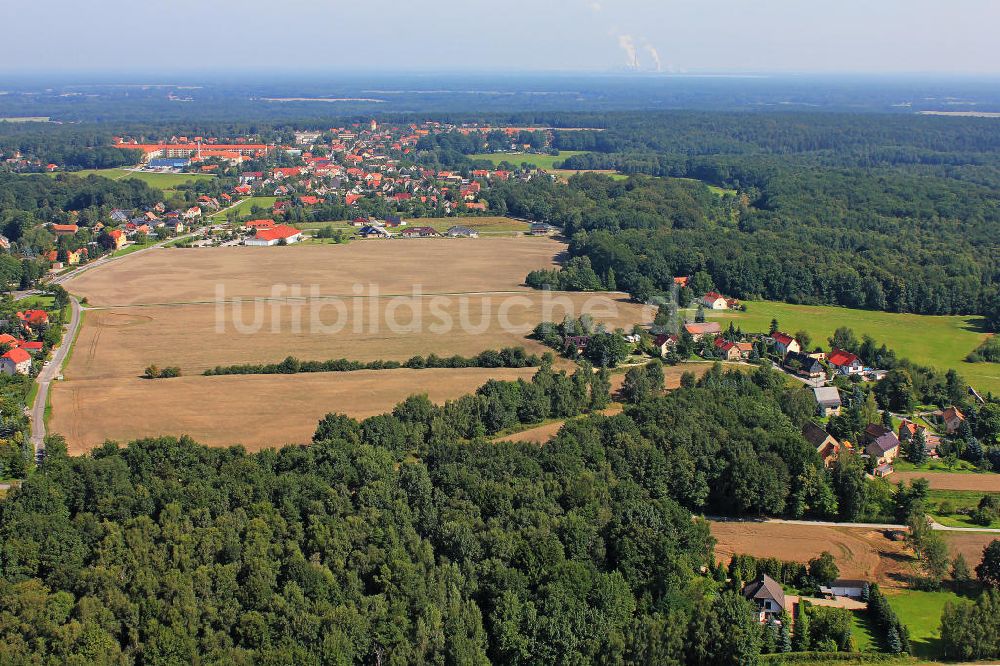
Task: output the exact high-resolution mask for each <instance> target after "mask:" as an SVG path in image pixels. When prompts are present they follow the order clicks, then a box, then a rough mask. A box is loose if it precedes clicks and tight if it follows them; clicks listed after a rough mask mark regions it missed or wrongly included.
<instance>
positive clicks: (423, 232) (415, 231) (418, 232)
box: [402, 227, 438, 238]
mask: <svg viewBox="0 0 1000 666" xmlns="http://www.w3.org/2000/svg"><path fill="white" fill-rule="evenodd" d="M402 235H403V237H404V238H432V237H434V236H437V235H438V232H437V231H435V230H434V227H410V228H408V229H403V231H402Z"/></svg>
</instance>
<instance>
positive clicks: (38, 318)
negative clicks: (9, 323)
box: [17, 310, 49, 324]
mask: <svg viewBox="0 0 1000 666" xmlns="http://www.w3.org/2000/svg"><path fill="white" fill-rule="evenodd" d="M17 318H18V319H20V320H21V321H23V322H25V323H27V324H45V323H48V321H49V313H48V312H46V311H45V310H25V311H24V312H18V313H17Z"/></svg>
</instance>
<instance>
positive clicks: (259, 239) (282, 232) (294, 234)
mask: <svg viewBox="0 0 1000 666" xmlns="http://www.w3.org/2000/svg"><path fill="white" fill-rule="evenodd" d="M300 240H302V232H301V231H299V230H298V229H296V228H295V227H290V226H288V225H284V224H279V225H277V226H275V227H271V228H270V229H259V230H258V231H257V233H256V234H255V235H254V237H253V238H248V239H246V240H245V241H243V244H244V245H250V246H258V247H267V246H270V245H280V244H281V242H282V241H284V242H285V243H287V244H289V245H291V244H292V243H297V242H299V241H300Z"/></svg>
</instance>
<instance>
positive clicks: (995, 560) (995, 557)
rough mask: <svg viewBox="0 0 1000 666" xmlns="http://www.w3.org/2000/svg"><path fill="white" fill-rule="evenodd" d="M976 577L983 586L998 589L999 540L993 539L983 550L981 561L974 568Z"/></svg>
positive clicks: (999, 572)
mask: <svg viewBox="0 0 1000 666" xmlns="http://www.w3.org/2000/svg"><path fill="white" fill-rule="evenodd" d="M976 576H977V577H978V578H979V581H980V582H981V583H982V584H983V585H988V586H990V587H996V588H1000V539H994V540H993V541H991V542H990V545H988V546H986V548H985V549H984V550H983V561H982V562H980V563H979V566H977V567H976Z"/></svg>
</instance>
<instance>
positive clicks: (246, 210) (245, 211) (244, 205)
mask: <svg viewBox="0 0 1000 666" xmlns="http://www.w3.org/2000/svg"><path fill="white" fill-rule="evenodd" d="M277 200H278V197H250V198H249V199H244V200H243V201H242V202H240V203H239V204H238V205H236V206H235V207H234V208H232V209H231V210H234V211H236V213H237V215H239V216H240V217H246V216H248V215H250V214H251V211H252V210H253V207H254V206H256V207H257V208H260V209H261V211H262V212H261V213H260V216H261V217H262V218H264V219H267V218H270V217H272V216H273V212H272V209H273V207H274V202H275V201H277ZM228 215H229V210H227V209H226V206H223V207H222V210H220V211H218V212H216V213H212V215H210V216H209V218H211V219H215V220H225V219H226V217H227V216H228Z"/></svg>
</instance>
